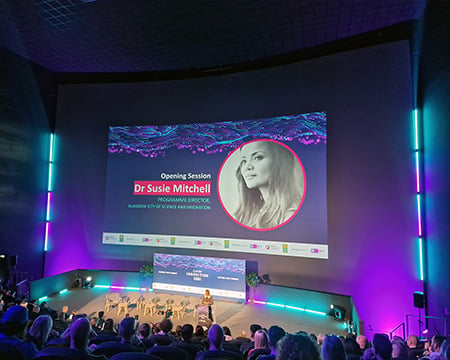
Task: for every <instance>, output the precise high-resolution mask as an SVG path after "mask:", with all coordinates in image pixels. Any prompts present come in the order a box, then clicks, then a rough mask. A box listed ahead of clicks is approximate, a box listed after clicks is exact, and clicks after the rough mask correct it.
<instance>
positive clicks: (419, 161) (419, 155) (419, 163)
mask: <svg viewBox="0 0 450 360" xmlns="http://www.w3.org/2000/svg"><path fill="white" fill-rule="evenodd" d="M413 122H414V159H415V170H416V173H415V180H416V203H417V236H418V241H417V243H418V244H417V246H418V253H419V254H418V257H419V278H420V280H422V281H424V280H425V274H424V254H423V246H424V233H423V210H424V209H423V199H424V193H423V184H422V178H421V174H422V173H423V146H422V144H421V135H422V126H421V124H420V121H419V112H418V110H417V109H414V111H413Z"/></svg>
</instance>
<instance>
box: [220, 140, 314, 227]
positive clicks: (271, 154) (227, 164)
mask: <svg viewBox="0 0 450 360" xmlns="http://www.w3.org/2000/svg"><path fill="white" fill-rule="evenodd" d="M305 190H306V180H305V172H304V169H303V165H302V163H301V161H300V159H299V158H298V156H297V155H296V154H295V153H294V152H293V151H292V150H291V149H290V148H289V147H288V146H286V145H284V144H282V143H280V142H278V141H274V140H268V139H265V140H255V141H251V142H248V143H245V144H243V145H241V146H240V147H238V148H237V149H236V150H234V151H233V152H232V153H231V154H230V155H229V156H228V157H227V158H226V159H225V161H224V163H223V164H222V167H221V169H220V172H219V181H218V193H219V199H220V202H221V203H222V206H223V208H224V210H225V211H226V212H227V214H228V215H229V216H230V217H231V218H232V219H233V220H234V221H236V222H237V223H239V224H240V225H242V226H244V227H246V228H250V229H254V230H272V229H274V228H277V227H280V226H282V225H284V224H285V223H287V222H289V221H290V220H291V219H292V218H293V217H294V215H295V214H296V213H297V211H298V210H299V208H300V206H301V204H302V202H303V198H304V194H305Z"/></svg>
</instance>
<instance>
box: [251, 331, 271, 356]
mask: <svg viewBox="0 0 450 360" xmlns="http://www.w3.org/2000/svg"><path fill="white" fill-rule="evenodd" d="M269 354H270V348H269V336H268V335H267V332H266V331H265V330H258V331H257V332H256V333H255V346H254V347H253V349H250V351H249V352H248V357H247V359H248V360H256V358H257V357H258V356H260V355H269Z"/></svg>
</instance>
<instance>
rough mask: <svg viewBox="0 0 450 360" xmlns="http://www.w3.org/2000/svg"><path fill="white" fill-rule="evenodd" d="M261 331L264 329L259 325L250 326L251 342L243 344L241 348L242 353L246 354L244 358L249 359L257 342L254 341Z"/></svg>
mask: <svg viewBox="0 0 450 360" xmlns="http://www.w3.org/2000/svg"><path fill="white" fill-rule="evenodd" d="M261 329H262V327H261V325H258V324H251V325H250V340H251V341H250V342H245V343H243V344H242V345H241V348H240V350H241V353H243V354H244V357H247V356H248V352H249V351H250V350H251V349H253V348H254V347H255V341H254V338H255V333H256V332H257V331H258V330H261Z"/></svg>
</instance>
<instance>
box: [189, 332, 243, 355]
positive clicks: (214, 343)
mask: <svg viewBox="0 0 450 360" xmlns="http://www.w3.org/2000/svg"><path fill="white" fill-rule="evenodd" d="M224 339H225V333H224V331H223V329H222V326H220V325H218V324H214V325H213V326H211V328H210V329H209V331H208V340H209V350H206V351H201V352H199V353H197V356H196V357H195V359H196V360H204V359H208V358H215V359H217V358H222V359H229V360H242V359H243V358H242V355H241V354H238V353H236V352H233V351H226V350H223V349H222V345H223V342H224Z"/></svg>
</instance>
